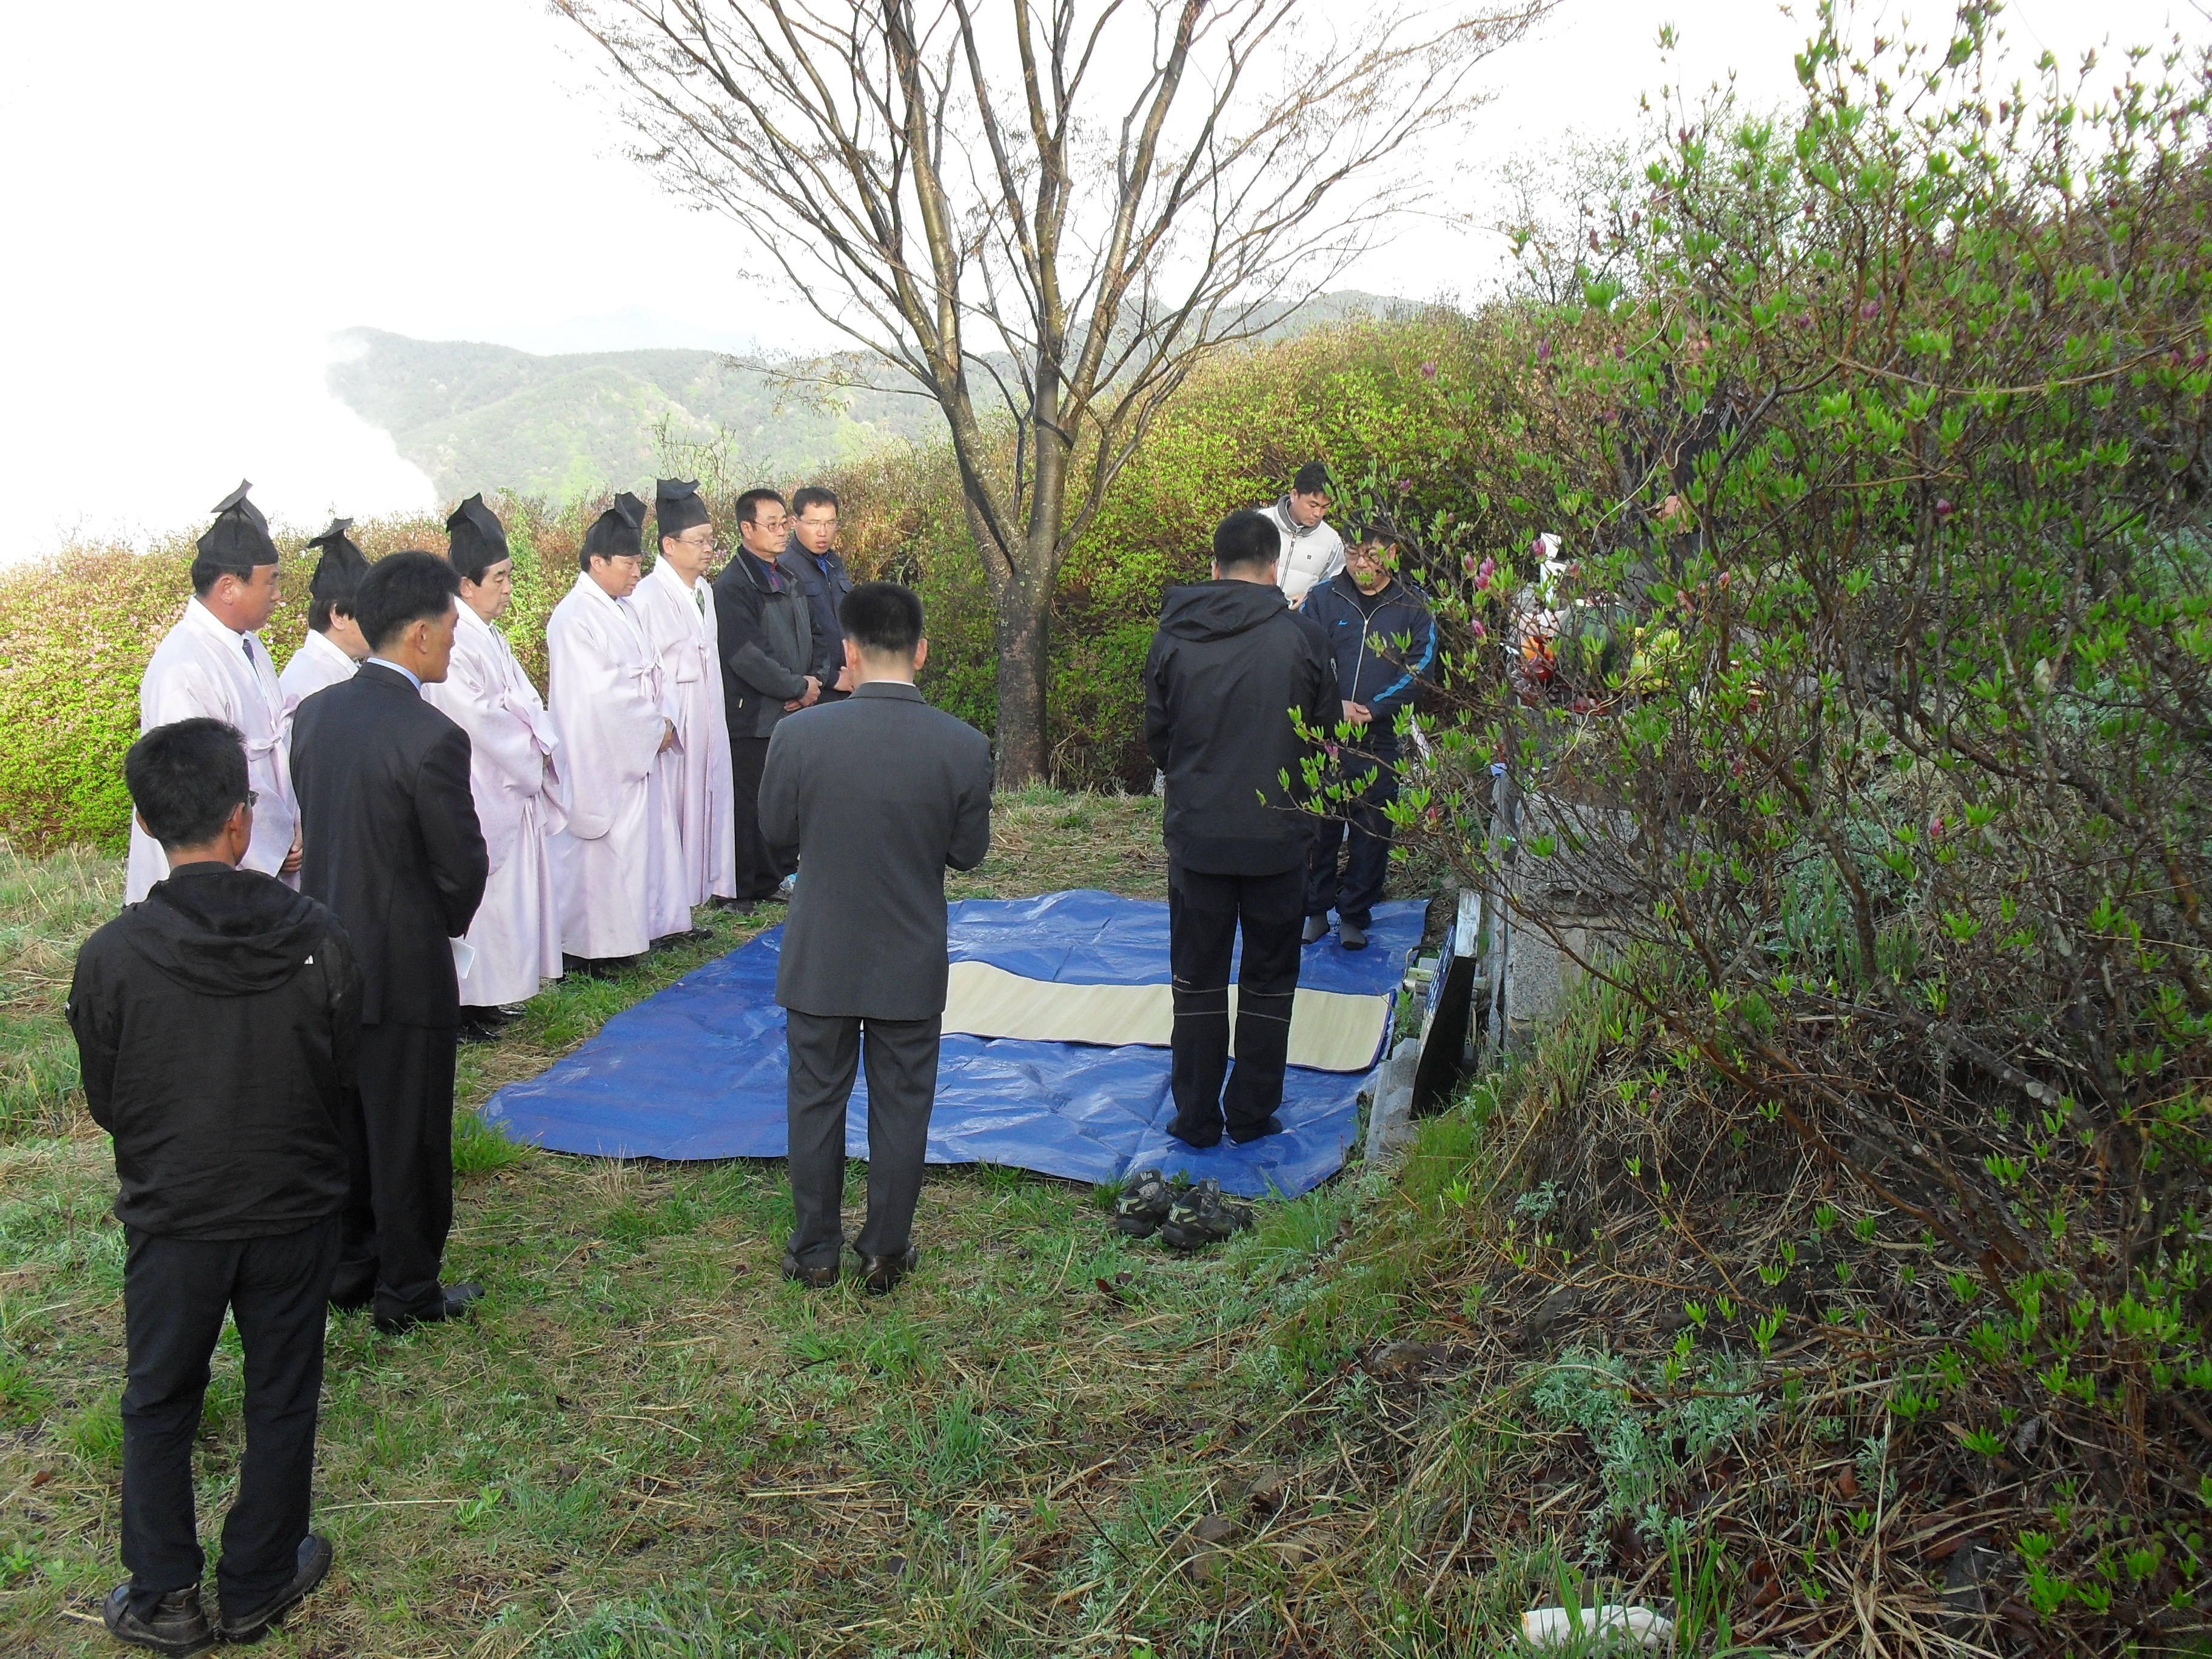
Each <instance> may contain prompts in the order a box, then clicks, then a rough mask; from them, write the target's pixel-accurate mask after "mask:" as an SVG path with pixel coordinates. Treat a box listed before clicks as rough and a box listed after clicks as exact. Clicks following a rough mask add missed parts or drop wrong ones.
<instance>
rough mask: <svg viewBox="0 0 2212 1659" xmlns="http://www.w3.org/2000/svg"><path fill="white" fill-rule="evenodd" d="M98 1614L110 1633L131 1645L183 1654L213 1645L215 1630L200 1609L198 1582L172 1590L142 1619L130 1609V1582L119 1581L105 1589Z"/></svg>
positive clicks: (206, 1648) (119, 1640) (202, 1651)
mask: <svg viewBox="0 0 2212 1659" xmlns="http://www.w3.org/2000/svg"><path fill="white" fill-rule="evenodd" d="M100 1622H101V1623H102V1624H104V1625H106V1626H107V1633H108V1634H109V1635H110V1636H112V1637H113V1638H115V1639H116V1640H117V1641H118V1642H128V1643H130V1644H131V1646H132V1647H134V1648H151V1649H153V1650H154V1651H155V1652H156V1653H177V1654H185V1653H204V1652H206V1651H207V1650H209V1649H210V1648H211V1647H213V1646H214V1645H215V1631H214V1629H213V1628H212V1627H211V1626H210V1625H209V1624H208V1619H207V1614H206V1613H203V1612H202V1611H201V1610H200V1587H199V1586H198V1585H197V1584H188V1585H186V1586H185V1588H184V1589H179V1590H171V1591H170V1592H169V1593H168V1594H167V1595H164V1596H163V1597H162V1598H161V1600H160V1601H156V1602H155V1604H154V1611H153V1612H152V1613H149V1614H148V1615H147V1616H146V1617H144V1618H143V1619H142V1618H140V1617H139V1616H138V1615H137V1613H133V1612H131V1586H130V1585H129V1584H127V1583H123V1584H118V1585H117V1586H116V1587H115V1588H114V1589H112V1590H110V1591H108V1592H107V1601H106V1605H105V1606H103V1607H101V1608H100Z"/></svg>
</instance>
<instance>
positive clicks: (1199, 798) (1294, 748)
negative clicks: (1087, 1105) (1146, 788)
mask: <svg viewBox="0 0 2212 1659" xmlns="http://www.w3.org/2000/svg"><path fill="white" fill-rule="evenodd" d="M1279 539H1280V538H1279V537H1278V536H1277V534H1276V527H1275V526H1274V525H1273V524H1271V523H1270V522H1269V521H1268V520H1267V518H1266V517H1265V516H1264V515H1263V514H1261V513H1231V514H1230V515H1229V516H1228V517H1227V518H1226V519H1225V520H1222V522H1221V526H1220V527H1219V528H1218V529H1217V530H1216V531H1215V532H1213V580H1212V581H1210V582H1198V583H1194V585H1192V586H1188V587H1171V588H1170V589H1169V590H1168V592H1167V597H1166V598H1165V599H1164V600H1163V601H1162V603H1161V605H1160V626H1159V631H1158V633H1157V634H1155V635H1153V636H1152V653H1151V654H1150V656H1149V657H1148V658H1147V659H1146V663H1145V748H1146V751H1147V752H1148V753H1150V754H1151V756H1152V764H1153V765H1155V766H1157V767H1158V768H1159V769H1160V770H1161V771H1163V772H1164V773H1165V774H1166V775H1167V812H1166V817H1165V820H1164V826H1163V827H1164V834H1165V838H1166V841H1167V848H1168V958H1169V965H1170V970H1171V971H1172V973H1173V975H1174V978H1175V1035H1174V1038H1173V1042H1174V1058H1173V1060H1172V1061H1171V1062H1170V1073H1169V1075H1170V1087H1171V1088H1172V1090H1173V1091H1174V1094H1175V1103H1176V1115H1175V1121H1173V1122H1171V1123H1170V1124H1169V1125H1168V1133H1170V1134H1171V1135H1173V1136H1175V1137H1176V1139H1178V1140H1181V1141H1182V1142H1184V1143H1185V1144H1186V1145H1188V1146H1217V1145H1218V1144H1219V1142H1220V1139H1221V1133H1222V1129H1223V1127H1224V1118H1225V1117H1226V1120H1227V1128H1228V1132H1229V1139H1231V1140H1232V1141H1234V1142H1237V1143H1238V1144H1239V1145H1242V1144H1243V1142H1245V1141H1249V1140H1256V1139H1259V1138H1260V1137H1261V1136H1262V1135H1269V1134H1273V1133H1277V1132H1278V1131H1279V1130H1280V1129H1281V1128H1282V1127H1283V1125H1282V1121H1281V1120H1280V1119H1279V1118H1278V1117H1276V1115H1275V1109H1276V1108H1277V1107H1279V1106H1280V1105H1281V1104H1282V1103H1283V1070H1284V1067H1285V1065H1286V1064H1287V1062H1288V1058H1289V1054H1290V1044H1291V1006H1292V1004H1293V1003H1294V1002H1295V1000H1296V999H1297V989H1298V933H1299V924H1300V921H1302V919H1303V918H1304V914H1305V883H1306V855H1307V851H1308V849H1309V848H1310V847H1311V845H1312V843H1313V820H1312V819H1311V818H1310V817H1308V816H1307V815H1306V814H1305V813H1304V812H1303V811H1300V810H1299V809H1298V805H1297V799H1296V796H1295V791H1296V790H1297V787H1298V783H1299V780H1300V777H1301V775H1302V768H1303V767H1304V763H1305V761H1306V758H1307V757H1308V756H1309V755H1310V753H1311V752H1312V751H1311V748H1310V744H1308V743H1307V742H1306V740H1305V739H1304V738H1302V737H1300V736H1299V735H1298V727H1297V723H1296V722H1295V721H1294V720H1293V718H1292V716H1293V714H1296V715H1297V717H1298V719H1299V720H1303V721H1304V724H1305V726H1306V727H1307V729H1308V730H1309V731H1319V732H1325V731H1329V730H1332V729H1334V726H1336V723H1337V715H1338V713H1339V709H1338V699H1337V695H1336V665H1335V664H1334V661H1333V660H1332V659H1331V658H1330V656H1329V650H1328V641H1327V639H1326V638H1325V637H1324V636H1323V635H1322V632H1321V630H1320V629H1318V628H1316V627H1315V626H1314V625H1313V624H1312V623H1310V622H1308V621H1306V620H1305V619H1304V618H1302V617H1299V616H1298V615H1297V612H1295V611H1292V610H1291V608H1290V606H1289V605H1288V604H1287V603H1286V602H1285V599H1284V598H1283V591H1282V589H1280V588H1279V587H1278V586H1275V558H1276V550H1277V547H1278V544H1279ZM1285 774H1287V775H1289V777H1290V780H1291V786H1290V787H1289V788H1288V789H1286V788H1285V787H1284V785H1283V783H1282V782H1281V781H1280V780H1281V778H1282V777H1283V775H1285ZM1240 930H1241V931H1242V932H1243V936H1244V955H1243V963H1242V965H1241V966H1240V967H1239V969H1238V970H1237V1069H1236V1071H1235V1073H1233V1074H1231V1073H1230V1070H1229V958H1230V954H1231V951H1233V950H1234V949H1235V948H1236V945H1237V933H1238V932H1239V931H1240ZM1225 1077H1226V1078H1227V1079H1228V1089H1227V1091H1226V1093H1225V1092H1224V1091H1223V1088H1222V1080H1223V1079H1224V1078H1225Z"/></svg>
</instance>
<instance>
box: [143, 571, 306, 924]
mask: <svg viewBox="0 0 2212 1659" xmlns="http://www.w3.org/2000/svg"><path fill="white" fill-rule="evenodd" d="M196 717H205V718H207V719H210V720H227V721H228V722H229V723H230V724H231V725H233V726H236V727H237V728H238V730H239V732H240V734H241V735H242V736H243V737H244V738H246V787H248V788H250V789H252V791H253V792H254V793H256V794H257V795H258V796H259V797H260V799H258V800H257V801H256V802H255V803H254V807H253V841H252V845H251V846H249V847H248V848H246V859H245V864H244V867H245V868H246V869H248V870H258V871H260V872H262V873H263V874H264V875H270V876H273V875H276V873H277V872H278V871H280V870H281V869H282V868H283V864H284V860H285V857H286V855H287V854H289V853H290V852H291V850H292V837H293V836H294V835H295V833H297V831H298V829H299V828H300V807H299V804H298V802H296V801H295V800H294V799H293V798H292V766H291V759H290V757H289V752H288V749H289V743H290V740H291V726H290V723H289V721H287V720H285V718H284V694H283V691H282V690H279V689H278V687H277V684H276V669H275V668H274V667H273V666H272V665H270V661H269V647H266V646H265V645H264V644H262V642H261V641H259V640H258V638H256V637H255V636H254V635H251V634H234V633H233V632H232V631H231V630H230V629H228V628H226V627H224V626H223V625H222V623H220V622H218V621H216V615H215V612H213V611H210V610H209V609H208V608H207V607H206V606H205V605H202V604H201V603H200V602H199V600H198V599H192V600H191V601H189V602H188V603H187V604H186V605H185V614H184V616H183V617H182V618H181V619H179V622H178V623H177V625H176V626H175V627H173V628H172V629H170V630H169V631H168V633H167V635H165V636H163V638H162V641H161V644H160V645H158V646H156V647H155V648H154V655H153V659H152V660H150V661H149V662H148V663H147V665H146V674H145V678H143V679H142V680H140V681H139V683H138V731H139V732H140V734H141V735H142V736H143V734H144V733H146V732H150V731H152V730H153V729H154V728H155V726H168V725H171V724H173V722H175V721H177V720H191V719H194V718H196ZM168 874H169V861H168V860H167V859H165V858H164V857H162V856H161V843H160V842H156V841H155V839H154V838H153V837H152V836H149V835H148V834H147V833H146V832H145V831H144V830H143V829H140V828H139V827H138V824H137V820H136V818H135V817H134V818H133V820H132V822H131V862H130V866H129V868H128V869H127V871H126V872H125V876H124V882H123V902H125V904H136V903H137V902H138V901H139V900H140V899H143V898H144V897H145V896H146V894H147V891H148V890H149V889H150V888H151V887H152V886H153V885H154V884H155V882H157V881H163V880H166V879H167V877H168ZM285 880H286V881H287V882H288V883H289V884H290V885H292V886H294V887H297V886H298V885H299V884H300V878H298V877H297V876H296V875H294V876H288V877H286V878H285Z"/></svg>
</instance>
